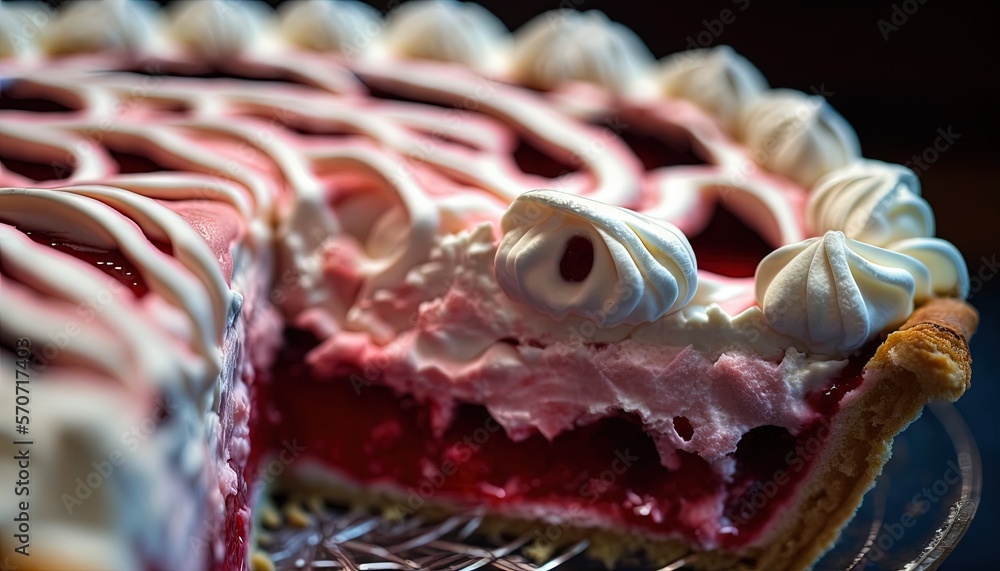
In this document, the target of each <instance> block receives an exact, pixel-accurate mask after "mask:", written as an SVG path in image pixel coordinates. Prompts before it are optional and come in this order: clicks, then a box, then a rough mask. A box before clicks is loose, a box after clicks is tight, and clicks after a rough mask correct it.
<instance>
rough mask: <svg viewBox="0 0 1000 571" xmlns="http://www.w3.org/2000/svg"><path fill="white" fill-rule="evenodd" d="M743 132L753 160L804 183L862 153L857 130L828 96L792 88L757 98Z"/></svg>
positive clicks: (841, 165) (743, 121)
mask: <svg viewBox="0 0 1000 571" xmlns="http://www.w3.org/2000/svg"><path fill="white" fill-rule="evenodd" d="M739 132H740V134H741V135H742V137H743V141H744V142H745V143H746V145H747V147H748V148H749V149H750V152H751V154H752V155H753V157H754V160H756V161H757V162H758V163H759V164H760V165H762V166H763V167H764V168H766V169H768V170H770V171H773V172H776V173H778V174H781V175H784V176H787V177H788V178H791V179H792V180H794V181H795V182H797V183H799V184H801V185H802V186H805V187H809V186H812V185H813V184H814V183H815V182H816V181H817V180H818V179H819V178H820V177H822V176H824V175H826V174H827V173H829V172H830V171H832V170H834V169H838V168H841V167H844V166H847V165H849V164H851V163H853V162H854V161H856V160H857V159H858V158H859V157H860V144H859V143H858V137H857V135H855V133H854V129H852V128H851V126H850V125H848V124H847V121H845V120H844V118H843V117H841V116H840V114H838V113H837V112H836V111H834V110H833V108H832V107H830V105H829V104H827V102H826V100H824V99H823V98H822V97H820V96H818V95H815V96H806V95H805V94H803V93H800V92H798V91H792V90H789V89H776V90H773V91H771V92H770V93H767V94H765V95H764V96H763V97H761V98H760V99H758V100H757V101H756V102H754V104H753V105H751V106H750V107H749V108H748V109H747V110H746V112H745V113H744V114H743V117H742V119H741V122H740V128H739Z"/></svg>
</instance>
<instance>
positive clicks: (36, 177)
mask: <svg viewBox="0 0 1000 571" xmlns="http://www.w3.org/2000/svg"><path fill="white" fill-rule="evenodd" d="M0 165H3V168H5V169H7V170H9V171H10V172H13V173H17V174H19V175H21V176H23V177H25V178H28V179H31V180H33V181H35V182H42V181H46V180H65V179H67V178H69V175H71V174H73V165H70V164H66V163H63V162H60V161H51V162H49V163H40V162H36V161H23V160H20V159H12V158H10V157H3V156H0Z"/></svg>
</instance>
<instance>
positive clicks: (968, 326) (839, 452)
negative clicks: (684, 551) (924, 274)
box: [752, 299, 979, 571]
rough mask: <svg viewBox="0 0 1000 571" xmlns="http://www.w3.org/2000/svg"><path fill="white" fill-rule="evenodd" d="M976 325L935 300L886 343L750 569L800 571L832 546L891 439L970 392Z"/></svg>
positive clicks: (965, 307)
mask: <svg viewBox="0 0 1000 571" xmlns="http://www.w3.org/2000/svg"><path fill="white" fill-rule="evenodd" d="M978 322H979V315H978V313H977V312H976V310H975V309H974V308H973V307H972V306H971V305H969V304H968V303H965V302H964V301H961V300H957V299H935V300H932V301H930V302H928V303H927V304H926V305H924V306H922V307H920V308H918V309H917V310H916V311H915V312H914V313H913V315H912V316H911V317H910V319H909V320H908V321H907V322H906V323H905V324H903V326H902V327H900V328H899V329H898V330H897V331H895V332H893V333H891V334H890V335H889V336H888V337H887V338H886V340H885V341H884V342H883V343H882V344H881V345H880V346H879V348H878V350H877V351H876V352H875V355H874V356H873V357H872V358H871V359H870V360H869V361H868V364H867V365H866V366H865V380H864V381H863V383H862V385H861V386H860V387H859V388H858V389H856V390H855V391H854V393H852V394H849V395H848V396H847V397H846V398H847V399H848V400H847V401H846V402H845V404H846V405H847V406H844V407H843V408H842V409H841V411H840V412H839V413H838V414H837V415H836V416H835V417H834V418H833V421H832V425H831V431H830V436H829V437H828V439H827V442H826V446H824V448H823V451H822V452H821V453H820V455H819V456H818V457H817V458H816V463H815V465H814V468H813V470H812V473H811V474H810V475H809V476H808V477H807V479H806V481H804V482H803V485H802V486H801V489H800V490H799V492H798V493H797V494H796V498H795V499H794V500H793V502H791V505H792V506H794V508H795V509H794V510H791V511H793V514H794V515H792V516H791V517H790V519H789V520H788V521H787V522H786V523H785V524H784V525H783V526H782V527H781V528H780V529H779V530H778V531H777V532H776V533H774V534H773V535H772V536H771V537H770V538H769V539H768V542H767V544H766V545H763V546H761V547H760V548H759V551H757V553H755V554H754V555H753V556H752V559H753V560H755V562H756V564H755V565H754V566H753V568H755V569H761V570H764V569H767V570H773V571H784V570H787V571H793V570H798V569H806V568H808V567H809V566H810V565H811V564H812V563H813V562H814V561H815V560H816V558H818V557H819V556H820V555H821V554H822V553H823V552H825V551H826V550H827V549H829V548H830V546H832V545H833V542H834V541H836V539H837V537H838V536H839V535H840V529H841V528H842V527H843V526H844V524H846V523H847V521H848V520H849V519H850V518H851V517H852V516H853V515H854V512H855V510H857V508H858V506H859V505H860V503H861V498H862V497H863V496H864V494H865V492H867V491H868V490H869V489H870V488H871V487H872V486H873V485H874V483H875V478H877V477H878V476H879V474H881V473H882V468H883V466H885V463H886V462H887V461H888V460H889V457H890V456H891V451H892V439H893V438H894V437H895V436H896V435H897V434H899V432H901V431H902V430H903V429H904V428H906V426H907V425H909V424H910V423H911V422H913V421H914V420H915V419H916V418H918V417H919V416H920V413H921V411H922V410H923V407H924V405H925V404H927V403H928V402H931V401H934V400H939V399H944V400H952V401H953V400H955V399H957V398H958V397H960V396H961V395H962V393H964V392H965V390H966V389H968V388H969V383H970V380H971V377H972V355H971V354H970V353H969V344H968V339H969V337H971V336H972V334H973V333H974V332H975V330H976V326H977V324H978Z"/></svg>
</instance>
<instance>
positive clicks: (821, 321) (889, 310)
mask: <svg viewBox="0 0 1000 571" xmlns="http://www.w3.org/2000/svg"><path fill="white" fill-rule="evenodd" d="M755 279H756V297H757V302H758V303H759V304H760V306H761V308H762V309H763V310H764V317H765V319H766V320H767V322H768V324H770V326H771V327H772V328H773V329H774V330H776V331H778V332H779V333H782V334H785V335H788V336H790V337H793V338H795V339H798V340H800V341H801V342H803V343H805V345H806V346H807V347H808V349H809V350H811V351H813V352H816V353H822V354H847V353H850V352H851V351H853V350H855V349H858V348H860V347H861V346H862V345H864V344H865V343H867V342H868V341H869V340H870V339H872V338H874V337H875V336H876V335H877V334H878V333H879V332H881V331H883V330H884V329H886V328H888V327H893V326H897V325H899V324H900V323H902V322H903V321H905V320H906V318H907V317H909V316H910V314H911V313H913V307H914V294H915V293H916V291H917V286H918V284H921V286H922V287H926V284H929V283H930V279H931V277H930V273H929V271H928V269H927V266H925V265H924V264H923V263H921V262H920V261H919V260H917V259H916V258H914V257H911V256H908V255H905V254H901V253H897V252H892V251H889V250H885V249H882V248H878V247H876V246H871V245H869V244H864V243H862V242H858V241H856V240H852V239H851V238H848V237H846V236H844V234H843V232H836V231H830V232H827V233H826V234H824V235H823V236H822V237H819V238H810V239H808V240H805V241H802V242H799V243H797V244H790V245H788V246H784V247H782V248H779V249H777V250H775V251H774V252H772V253H771V254H769V255H768V256H767V257H765V258H764V259H763V260H761V262H760V265H758V266H757V274H756V278H755Z"/></svg>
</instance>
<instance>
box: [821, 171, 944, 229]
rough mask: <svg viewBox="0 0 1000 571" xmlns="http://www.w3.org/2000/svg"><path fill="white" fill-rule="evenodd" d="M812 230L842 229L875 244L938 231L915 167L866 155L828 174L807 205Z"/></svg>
mask: <svg viewBox="0 0 1000 571" xmlns="http://www.w3.org/2000/svg"><path fill="white" fill-rule="evenodd" d="M806 224H807V225H808V227H809V230H810V232H812V233H814V234H822V233H824V232H826V231H827V230H840V231H842V232H844V234H846V235H847V237H848V238H854V239H855V240H860V241H862V242H866V243H868V244H873V245H875V246H886V245H888V244H890V243H892V242H896V241H898V240H904V239H907V238H922V237H926V236H932V235H933V234H934V213H933V211H931V207H930V205H929V204H927V201H925V200H924V199H923V198H922V197H921V196H920V182H919V180H917V176H916V175H915V174H913V171H911V170H910V169H908V168H906V167H904V166H901V165H891V164H888V163H883V162H881V161H872V160H863V161H858V162H856V163H854V164H851V165H849V166H846V167H844V168H840V169H837V170H835V171H833V172H831V173H830V174H828V175H826V176H825V177H823V178H822V179H820V180H819V182H817V183H816V186H815V187H814V188H813V190H812V193H811V194H810V196H809V202H808V205H807V207H806Z"/></svg>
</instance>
